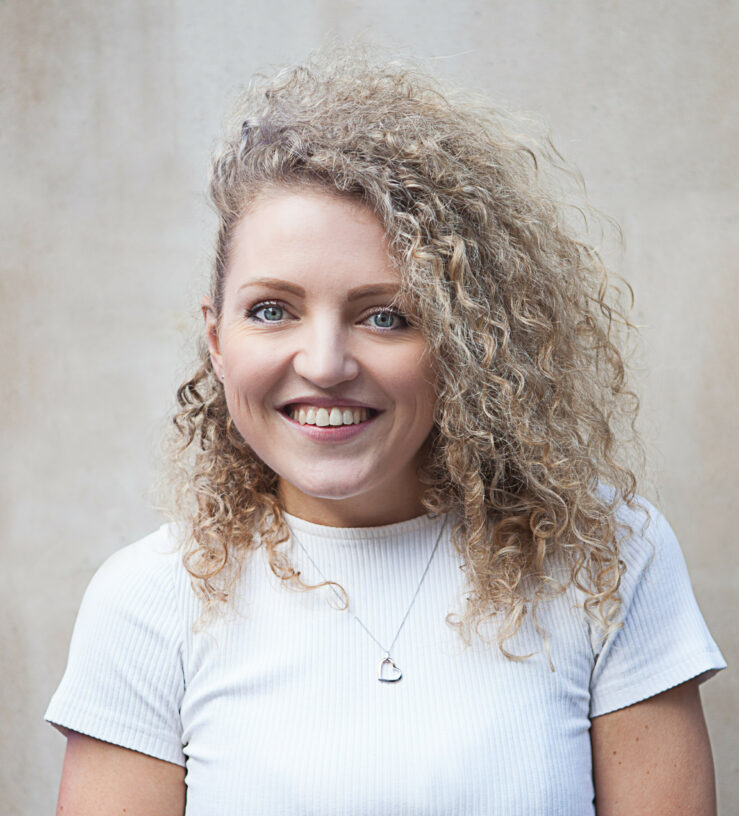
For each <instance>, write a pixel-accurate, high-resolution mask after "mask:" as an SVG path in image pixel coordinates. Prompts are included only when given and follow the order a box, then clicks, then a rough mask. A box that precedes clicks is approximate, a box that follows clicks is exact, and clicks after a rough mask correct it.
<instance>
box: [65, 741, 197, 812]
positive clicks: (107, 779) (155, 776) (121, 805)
mask: <svg viewBox="0 0 739 816" xmlns="http://www.w3.org/2000/svg"><path fill="white" fill-rule="evenodd" d="M56 812H57V816H113V814H115V816H120V814H122V813H125V814H126V816H183V814H184V812H185V769H184V768H182V767H181V766H180V765H175V764H173V763H171V762H165V761H164V760H162V759H155V758H154V757H151V756H147V755H146V754H140V753H138V752H137V751H129V750H128V749H127V748H120V747H119V746H117V745H111V744H110V743H108V742H101V741H100V740H96V739H93V738H92V737H86V736H84V735H83V734H78V733H76V732H75V731H70V732H69V733H68V735H67V752H66V754H65V756H64V768H63V770H62V781H61V785H60V787H59V801H58V803H57V808H56Z"/></svg>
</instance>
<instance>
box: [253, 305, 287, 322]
mask: <svg viewBox="0 0 739 816" xmlns="http://www.w3.org/2000/svg"><path fill="white" fill-rule="evenodd" d="M247 315H248V316H249V317H251V318H253V319H255V320H259V321H262V322H263V323H278V322H279V321H280V320H282V319H283V318H284V316H285V310H284V309H283V308H282V306H278V305H277V304H275V303H261V304H257V305H256V306H254V307H253V308H252V309H249V311H248V312H247Z"/></svg>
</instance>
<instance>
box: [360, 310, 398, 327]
mask: <svg viewBox="0 0 739 816" xmlns="http://www.w3.org/2000/svg"><path fill="white" fill-rule="evenodd" d="M367 320H372V321H374V323H373V325H374V327H375V328H377V329H399V328H402V327H403V326H405V325H407V324H406V321H405V318H404V317H402V316H401V315H399V314H398V313H397V312H391V311H388V310H385V311H380V312H375V313H374V314H371V315H369V317H368V318H367Z"/></svg>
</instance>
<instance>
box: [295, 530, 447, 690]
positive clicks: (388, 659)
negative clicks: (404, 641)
mask: <svg viewBox="0 0 739 816" xmlns="http://www.w3.org/2000/svg"><path fill="white" fill-rule="evenodd" d="M447 518H448V517H447ZM447 518H445V519H444V521H443V523H442V525H441V529H440V530H439V535H438V536H437V537H436V543H435V544H434V548H433V550H432V551H431V555H430V556H429V560H428V561H427V563H426V568H425V569H424V571H423V575H422V576H421V580H420V581H419V582H418V586H417V587H416V591H415V592H414V593H413V598H412V599H411V602H410V604H409V605H408V609H406V611H405V615H403V620H402V621H401V622H400V626H399V627H398V631H397V632H396V633H395V637H394V638H393V642H392V643H391V644H390V648H389V649H386V648H385V647H384V646H383V645H382V643H380V641H379V640H378V639H377V638H376V637H375V636H374V635H373V634H372V632H370V630H369V629H368V628H367V627H366V626H365V625H364V623H363V622H362V620H361V619H360V618H359V616H358V615H357V614H356V613H355V612H351V610H349V611H350V612H351V614H352V616H353V617H354V619H355V620H356V621H357V623H358V624H359V625H360V626H361V627H362V629H364V631H365V632H366V633H367V634H368V635H369V636H370V637H371V638H372V640H374V642H375V643H376V644H377V645H378V646H379V647H380V649H382V651H383V652H384V653H385V658H384V659H383V660H382V662H381V663H380V671H379V673H378V680H383V681H391V682H392V681H395V680H400V678H401V677H402V676H403V675H402V673H401V672H400V670H399V669H398V667H397V666H396V665H395V663H394V662H393V660H392V658H391V657H390V653H391V652H392V649H393V647H394V646H395V642H396V641H397V639H398V636H399V635H400V632H401V630H402V629H403V626H404V625H405V622H406V620H407V619H408V615H409V614H410V611H411V609H412V608H413V604H414V603H415V602H416V598H417V597H418V593H419V591H420V589H421V586H422V585H423V582H424V580H425V579H426V574H427V573H428V571H429V567H430V566H431V562H432V561H433V560H434V556H435V555H436V550H437V549H438V547H439V542H440V541H441V536H442V533H443V532H444V528H445V527H446V523H447ZM290 533H291V535H292V537H293V539H294V540H295V541H296V542H297V543H298V545H299V546H300V549H301V550H302V551H303V552H304V553H305V555H306V557H307V558H308V560H309V561H310V562H311V564H313V566H314V567H315V569H316V572H317V573H318V574H319V575H320V576H321V578H323V580H324V581H325V582H326V583H327V584H328V585H329V586H330V587H331V590H332V591H333V593H334V595H336V597H337V598H338V599H339V600H340V601H341V600H342V597H341V595H339V591H338V590H337V589H336V587H335V586H334V585H333V583H330V582H329V580H328V578H326V576H325V575H324V574H323V572H321V569H320V567H319V566H318V564H316V562H315V561H314V560H313V558H311V554H310V553H309V552H308V550H306V548H305V547H304V546H303V542H302V541H301V540H300V539H299V538H298V537H297V536H296V535H295V531H294V530H290ZM387 664H389V665H390V666H391V668H392V669H394V670H395V672H396V673H397V676H395V677H387V676H384V668H385V665H387Z"/></svg>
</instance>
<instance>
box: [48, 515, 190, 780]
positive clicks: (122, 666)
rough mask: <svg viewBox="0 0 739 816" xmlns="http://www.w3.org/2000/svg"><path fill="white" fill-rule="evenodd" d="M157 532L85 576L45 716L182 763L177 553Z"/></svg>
mask: <svg viewBox="0 0 739 816" xmlns="http://www.w3.org/2000/svg"><path fill="white" fill-rule="evenodd" d="M165 530H166V528H162V530H160V531H159V532H157V533H154V534H153V535H151V536H149V537H147V538H145V539H142V540H141V541H139V542H137V543H136V544H132V545H130V546H129V547H125V548H124V549H122V550H120V551H119V552H117V553H115V554H114V555H113V556H111V557H110V558H109V559H108V560H107V561H106V562H105V563H104V564H103V566H102V567H100V569H99V570H98V571H97V573H96V574H95V576H94V577H93V579H92V581H91V582H90V585H89V586H88V588H87V591H86V592H85V595H84V598H83V600H82V605H81V607H80V611H79V613H78V616H77V621H76V623H75V627H74V632H73V635H72V641H71V644H70V649H69V659H68V663H67V668H66V671H65V673H64V676H63V678H62V681H61V684H60V685H59V688H58V689H57V691H56V693H55V694H54V696H53V697H52V699H51V702H50V703H49V707H48V709H47V711H46V714H45V719H46V720H47V721H48V722H50V723H52V724H53V725H55V726H57V727H59V728H61V729H69V730H72V731H78V732H80V733H82V734H86V735H88V736H91V737H95V738H96V739H100V740H103V741H105V742H110V743H113V744H115V745H120V746H122V747H124V748H130V749H132V750H134V751H140V752H141V753H144V754H148V755H150V756H154V757H157V758H159V759H164V760H167V761H169V762H174V763H176V764H178V765H184V764H185V758H184V754H183V751H182V739H181V734H182V727H181V724H180V714H179V711H180V703H181V700H182V696H183V694H184V673H183V663H182V637H181V633H182V631H183V628H184V626H183V621H182V619H181V617H182V616H181V615H179V614H178V604H177V596H176V592H175V587H174V570H175V568H176V566H177V564H178V563H179V558H178V557H177V555H176V554H175V553H174V552H172V547H171V545H170V546H169V552H167V551H166V550H167V546H166V545H167V544H168V543H169V541H168V536H167V535H166V533H165V532H164V531H165Z"/></svg>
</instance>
